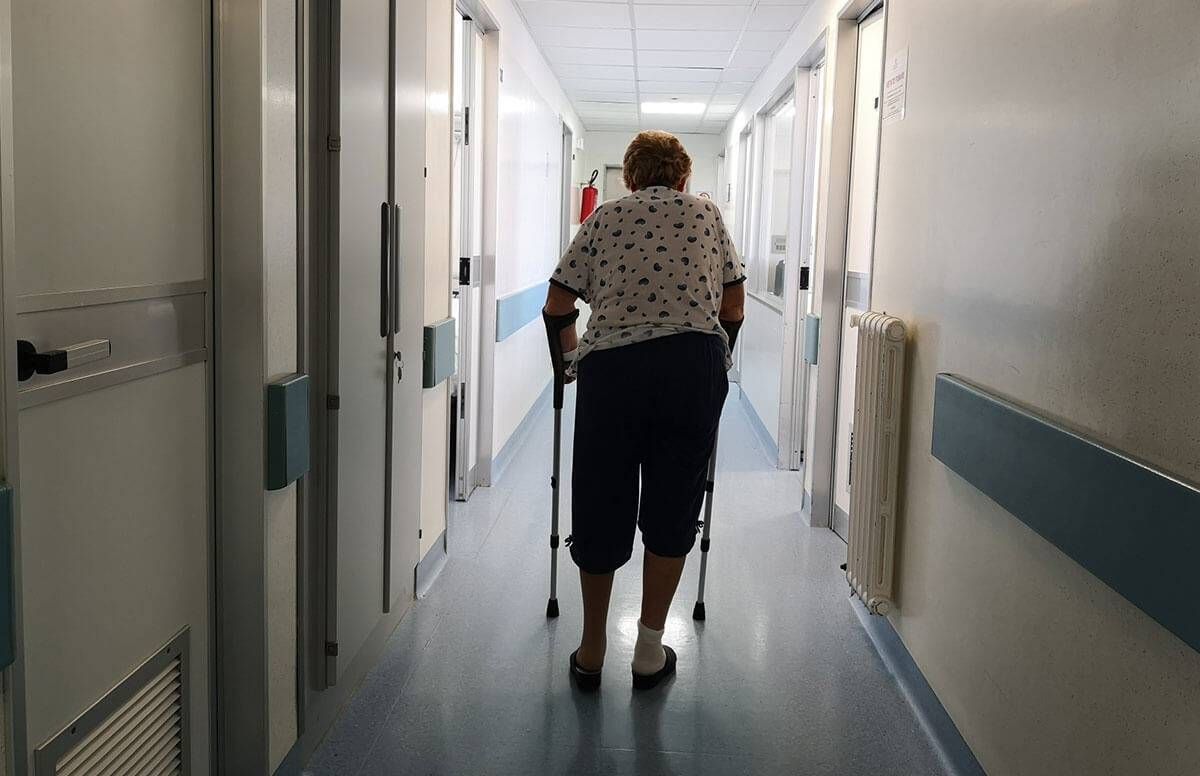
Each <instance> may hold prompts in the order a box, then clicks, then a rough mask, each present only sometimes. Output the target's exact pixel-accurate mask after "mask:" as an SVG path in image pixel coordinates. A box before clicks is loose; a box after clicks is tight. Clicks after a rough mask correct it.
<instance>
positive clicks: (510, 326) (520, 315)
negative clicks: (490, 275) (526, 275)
mask: <svg viewBox="0 0 1200 776" xmlns="http://www.w3.org/2000/svg"><path fill="white" fill-rule="evenodd" d="M549 288H550V283H549V281H546V282H543V283H536V284H534V285H532V286H530V287H529V288H525V289H522V290H521V291H517V292H515V293H512V294H508V295H507V296H503V297H501V298H499V299H497V300H496V341H497V342H503V341H504V340H506V339H508V338H509V337H511V336H512V335H514V334H516V333H517V332H518V331H520V330H521V329H523V328H525V327H526V326H528V325H529V324H531V323H533V322H534V321H536V320H538V319H539V318H541V317H542V307H544V306H545V304H546V292H547V291H548V290H549Z"/></svg>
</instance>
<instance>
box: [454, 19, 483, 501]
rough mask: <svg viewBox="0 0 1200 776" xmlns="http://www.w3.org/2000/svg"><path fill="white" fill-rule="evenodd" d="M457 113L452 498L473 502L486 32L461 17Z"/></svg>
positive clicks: (457, 38) (476, 457)
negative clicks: (455, 328)
mask: <svg viewBox="0 0 1200 776" xmlns="http://www.w3.org/2000/svg"><path fill="white" fill-rule="evenodd" d="M455 43H456V44H457V45H456V51H455V97H454V99H455V115H456V121H457V122H458V123H459V126H460V131H459V132H458V133H457V136H456V137H457V141H458V144H457V146H456V149H455V154H456V172H457V177H456V178H455V184H456V187H455V192H454V210H455V218H456V225H457V229H456V230H455V239H456V244H457V245H458V251H457V257H456V258H457V262H458V263H457V265H456V268H455V269H456V275H455V278H454V281H455V282H454V286H453V288H454V302H455V303H454V305H453V308H454V317H455V320H456V323H457V326H458V330H457V332H456V333H457V337H456V338H455V341H456V343H457V347H458V359H457V368H456V370H455V372H456V374H455V380H454V391H455V401H454V412H455V417H454V429H455V434H454V482H453V490H454V497H455V498H456V499H458V500H459V501H466V500H467V499H468V498H470V496H471V493H472V491H474V490H475V486H476V484H477V479H476V467H477V466H478V464H479V410H480V405H479V390H478V387H479V386H478V376H479V369H480V348H481V347H482V345H483V342H482V337H481V333H480V325H481V323H482V317H483V308H482V304H483V294H482V286H481V283H480V281H481V280H482V277H481V275H482V271H481V270H482V266H481V264H482V253H483V179H482V178H483V148H484V136H483V132H484V121H483V86H484V50H483V46H484V42H483V32H482V31H481V30H480V29H479V28H478V27H477V26H476V24H475V22H473V21H472V20H470V19H465V18H461V17H460V18H459V21H458V23H457V30H456V34H455Z"/></svg>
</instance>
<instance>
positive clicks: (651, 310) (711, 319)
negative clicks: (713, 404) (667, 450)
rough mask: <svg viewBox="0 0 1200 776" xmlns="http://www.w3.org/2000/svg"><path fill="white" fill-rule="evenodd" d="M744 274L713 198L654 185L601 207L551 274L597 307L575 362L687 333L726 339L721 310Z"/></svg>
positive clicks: (553, 280) (729, 362) (556, 282)
mask: <svg viewBox="0 0 1200 776" xmlns="http://www.w3.org/2000/svg"><path fill="white" fill-rule="evenodd" d="M745 279H746V270H745V266H744V265H743V264H742V260H741V258H740V257H739V256H738V255H737V251H736V250H735V249H734V247H733V242H732V241H731V240H730V239H729V233H728V232H727V231H726V230H725V224H724V222H723V221H722V219H721V211H720V210H719V209H718V208H717V206H716V205H714V204H713V203H712V202H711V201H710V200H707V199H702V198H700V197H696V196H693V195H691V194H685V193H684V192H681V191H676V190H675V189H672V188H668V187H666V186H651V187H649V188H646V189H642V190H640V191H636V192H634V193H632V194H630V195H628V196H626V197H623V198H621V199H618V200H614V201H612V202H606V203H604V204H603V205H601V206H600V207H599V208H597V209H596V211H595V212H594V213H593V214H592V216H591V218H589V219H588V220H587V221H585V222H584V224H583V225H582V226H581V227H580V229H579V233H578V234H576V235H575V239H574V240H572V241H571V246H570V247H569V248H567V252H566V253H565V254H563V257H562V259H561V260H560V261H559V263H558V267H557V268H556V269H555V270H554V275H553V276H552V277H551V279H550V282H551V284H553V285H555V286H558V287H559V288H562V289H565V290H566V291H569V292H571V293H572V294H574V295H575V296H577V297H579V298H580V299H582V300H583V301H585V302H587V303H588V304H589V305H590V306H591V308H592V314H591V318H590V319H589V320H588V324H587V331H586V332H585V333H584V335H583V338H582V339H581V340H580V342H579V350H578V352H577V353H576V356H575V363H579V361H580V360H581V359H583V358H584V356H586V355H587V354H588V353H590V352H591V351H593V350H604V349H607V348H615V347H620V346H621V345H628V344H631V343H635V342H645V341H646V340H650V339H654V338H656V337H665V336H668V335H670V334H679V333H682V332H697V331H699V332H705V333H709V334H715V335H717V336H719V337H720V338H721V339H722V340H724V341H725V342H726V346H727V347H726V361H727V366H732V360H731V357H730V355H729V353H728V338H727V337H726V335H725V330H724V329H722V328H721V324H720V323H719V321H718V318H717V316H718V314H719V312H720V310H721V296H722V294H723V292H724V290H725V289H726V288H728V287H729V286H733V285H737V284H738V283H741V282H743V281H744V280H745Z"/></svg>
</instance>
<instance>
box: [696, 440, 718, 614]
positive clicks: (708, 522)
mask: <svg viewBox="0 0 1200 776" xmlns="http://www.w3.org/2000/svg"><path fill="white" fill-rule="evenodd" d="M716 480H717V442H716V440H715V439H714V440H713V451H712V456H710V457H709V459H708V479H707V481H706V482H705V483H704V530H703V532H702V533H701V535H700V589H699V591H698V592H697V594H696V606H695V608H694V609H693V610H692V618H693V619H696V620H703V619H704V617H705V611H704V583H705V581H706V580H707V578H708V550H709V547H710V546H711V545H712V514H713V491H714V490H715V489H716Z"/></svg>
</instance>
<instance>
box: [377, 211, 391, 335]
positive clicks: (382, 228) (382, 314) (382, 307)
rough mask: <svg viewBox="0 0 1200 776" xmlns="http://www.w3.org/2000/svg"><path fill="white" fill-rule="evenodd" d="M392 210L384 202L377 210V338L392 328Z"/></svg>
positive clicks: (386, 333)
mask: <svg viewBox="0 0 1200 776" xmlns="http://www.w3.org/2000/svg"><path fill="white" fill-rule="evenodd" d="M391 215H392V208H391V206H390V205H388V203H386V202H384V203H383V205H382V206H380V208H379V336H380V337H386V336H387V335H388V333H389V332H390V331H391V328H392V325H391V324H392V319H391V310H390V305H389V304H388V297H389V296H390V295H389V293H388V283H389V282H390V279H389V277H388V274H389V271H390V269H391V266H390V265H391V256H390V254H391V250H390V249H391V241H392V225H391Z"/></svg>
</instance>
